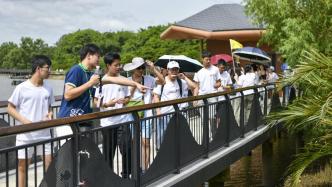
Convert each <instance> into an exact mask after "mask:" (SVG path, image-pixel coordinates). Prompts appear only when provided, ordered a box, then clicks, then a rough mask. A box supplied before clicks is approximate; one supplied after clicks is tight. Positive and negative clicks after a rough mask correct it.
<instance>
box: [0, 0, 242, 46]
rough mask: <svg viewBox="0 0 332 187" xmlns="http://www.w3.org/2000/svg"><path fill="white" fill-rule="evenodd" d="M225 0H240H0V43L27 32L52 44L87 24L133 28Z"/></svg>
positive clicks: (98, 27)
mask: <svg viewBox="0 0 332 187" xmlns="http://www.w3.org/2000/svg"><path fill="white" fill-rule="evenodd" d="M225 3H241V0H186V1H181V0H167V1H165V0H164V1H160V0H159V1H158V0H0V7H1V8H0V28H1V29H0V43H3V42H8V41H13V42H15V43H18V42H19V41H20V38H21V37H22V36H30V37H32V38H34V39H35V38H42V39H43V40H44V41H46V42H47V43H48V44H50V45H53V44H54V43H55V42H56V41H57V40H58V39H59V38H60V37H61V36H62V35H63V34H66V33H70V32H74V31H77V30H78V29H87V28H91V29H94V30H98V31H100V32H105V31H118V30H131V31H137V30H138V29H139V28H146V27H147V26H152V25H160V24H167V23H174V22H176V21H181V20H183V19H185V18H187V17H189V16H191V15H193V14H195V13H197V12H200V11H201V10H203V9H205V8H208V7H210V6H212V5H214V4H225Z"/></svg>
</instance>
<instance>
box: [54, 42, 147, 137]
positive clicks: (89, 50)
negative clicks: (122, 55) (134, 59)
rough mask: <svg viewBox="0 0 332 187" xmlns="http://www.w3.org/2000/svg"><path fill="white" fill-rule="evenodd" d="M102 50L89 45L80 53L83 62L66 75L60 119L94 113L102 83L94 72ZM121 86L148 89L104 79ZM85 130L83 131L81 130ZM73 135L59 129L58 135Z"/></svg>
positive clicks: (112, 78) (121, 80)
mask: <svg viewBox="0 0 332 187" xmlns="http://www.w3.org/2000/svg"><path fill="white" fill-rule="evenodd" d="M100 53H101V50H100V48H99V47H98V46H97V45H95V44H87V45H85V46H84V47H83V48H82V49H81V51H80V59H81V62H80V63H79V64H76V65H74V66H73V67H72V68H71V69H70V70H69V71H68V73H67V74H66V78H65V85H64V93H63V97H62V101H61V106H60V110H59V114H58V118H63V117H72V116H79V115H83V114H88V113H91V112H92V107H93V96H94V92H95V89H94V88H93V86H94V85H97V84H99V83H100V75H97V74H93V72H92V71H93V70H94V69H95V68H96V66H98V65H99V58H100ZM110 83H115V84H121V85H128V86H134V87H137V88H138V89H139V90H142V91H143V92H145V89H146V87H144V86H143V85H141V84H138V83H136V82H134V81H131V80H129V79H126V78H121V77H108V76H106V77H104V78H103V84H110ZM84 126H85V127H86V128H91V124H90V123H82V124H81V127H84ZM81 130H83V129H81ZM68 134H71V132H70V129H68V127H63V128H62V127H60V128H57V135H58V136H63V135H68Z"/></svg>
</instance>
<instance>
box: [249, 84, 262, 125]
mask: <svg viewBox="0 0 332 187" xmlns="http://www.w3.org/2000/svg"><path fill="white" fill-rule="evenodd" d="M254 92H255V93H254V99H253V100H252V103H251V106H252V105H254V109H255V110H254V111H250V113H251V112H254V119H255V121H256V123H255V128H254V130H255V131H257V127H258V125H257V118H258V117H257V116H258V115H257V110H261V109H260V108H257V105H256V102H255V100H256V99H258V102H259V97H260V95H259V94H260V93H259V92H258V89H257V88H254ZM259 105H260V103H259Z"/></svg>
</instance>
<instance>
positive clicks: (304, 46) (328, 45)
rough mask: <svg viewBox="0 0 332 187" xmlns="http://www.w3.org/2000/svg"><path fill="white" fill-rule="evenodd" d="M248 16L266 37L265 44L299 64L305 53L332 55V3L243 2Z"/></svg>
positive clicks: (317, 0)
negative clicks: (261, 29)
mask: <svg viewBox="0 0 332 187" xmlns="http://www.w3.org/2000/svg"><path fill="white" fill-rule="evenodd" d="M244 2H245V3H246V12H247V13H248V14H249V15H250V17H252V18H253V21H254V22H255V23H257V24H259V25H264V26H265V28H266V33H265V34H264V35H263V39H262V42H264V43H268V44H269V45H271V46H273V47H274V48H275V50H277V51H279V52H281V54H283V56H284V57H286V58H287V62H288V63H289V64H293V65H295V64H297V63H298V61H299V58H300V57H302V56H303V53H304V51H308V50H309V49H315V50H317V51H319V52H321V53H323V54H326V55H329V54H331V53H332V1H331V0H315V1H312V0H298V1H295V0H277V1H276V0H244Z"/></svg>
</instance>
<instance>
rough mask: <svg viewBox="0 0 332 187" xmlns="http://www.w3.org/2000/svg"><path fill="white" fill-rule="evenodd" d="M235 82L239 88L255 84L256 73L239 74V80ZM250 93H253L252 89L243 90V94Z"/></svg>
mask: <svg viewBox="0 0 332 187" xmlns="http://www.w3.org/2000/svg"><path fill="white" fill-rule="evenodd" d="M237 84H238V86H239V87H240V88H244V87H248V86H254V85H256V84H257V80H256V74H255V73H246V74H244V75H240V77H239V81H238V82H237ZM252 93H254V90H252V89H251V90H246V91H243V94H244V95H249V94H252Z"/></svg>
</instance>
